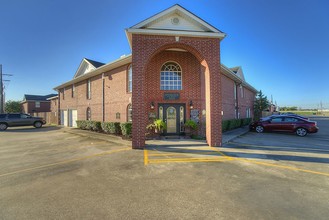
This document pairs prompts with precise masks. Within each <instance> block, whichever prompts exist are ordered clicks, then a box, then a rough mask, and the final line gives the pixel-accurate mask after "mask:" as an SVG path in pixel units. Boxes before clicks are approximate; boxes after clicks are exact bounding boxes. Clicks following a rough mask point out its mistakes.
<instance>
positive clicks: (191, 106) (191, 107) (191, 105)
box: [190, 100, 193, 109]
mask: <svg viewBox="0 0 329 220" xmlns="http://www.w3.org/2000/svg"><path fill="white" fill-rule="evenodd" d="M190 109H193V102H192V100H191V101H190Z"/></svg>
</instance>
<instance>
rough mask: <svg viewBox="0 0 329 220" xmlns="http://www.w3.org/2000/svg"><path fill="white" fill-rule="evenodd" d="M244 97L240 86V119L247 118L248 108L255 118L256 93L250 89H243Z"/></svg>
mask: <svg viewBox="0 0 329 220" xmlns="http://www.w3.org/2000/svg"><path fill="white" fill-rule="evenodd" d="M243 91H244V96H243V97H242V96H241V89H240V87H239V86H238V98H239V113H240V118H246V117H247V112H246V110H247V108H250V110H251V117H253V109H254V100H255V95H256V94H255V93H254V92H252V91H250V90H249V89H247V88H245V87H243Z"/></svg>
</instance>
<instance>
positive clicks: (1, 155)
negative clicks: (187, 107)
mask: <svg viewBox="0 0 329 220" xmlns="http://www.w3.org/2000/svg"><path fill="white" fill-rule="evenodd" d="M317 121H318V125H319V127H320V129H321V130H320V132H319V133H317V134H312V135H308V136H306V137H304V138H301V137H296V136H295V135H292V134H274V133H264V134H257V133H254V132H249V133H247V134H245V135H243V136H241V137H239V138H237V139H235V140H233V141H232V142H230V143H228V144H226V145H224V146H223V147H222V148H209V147H207V146H206V144H205V143H204V142H202V141H192V140H188V141H183V140H180V141H172V142H170V141H165V142H161V141H148V142H147V144H148V146H147V148H146V149H145V150H131V149H130V146H129V142H125V141H118V140H115V139H113V140H112V139H111V140H107V139H99V138H98V136H97V135H96V134H95V135H94V134H91V135H88V134H86V133H79V132H71V130H70V129H62V128H59V127H45V128H42V129H34V128H10V129H8V130H7V131H6V132H0V219H142V218H149V219H327V218H328V216H329V210H328V205H329V164H328V162H329V135H328V133H329V118H317Z"/></svg>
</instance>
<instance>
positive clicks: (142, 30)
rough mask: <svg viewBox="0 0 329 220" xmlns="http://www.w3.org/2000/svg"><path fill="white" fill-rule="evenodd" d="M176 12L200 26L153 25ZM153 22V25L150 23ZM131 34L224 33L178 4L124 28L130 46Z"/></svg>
mask: <svg viewBox="0 0 329 220" xmlns="http://www.w3.org/2000/svg"><path fill="white" fill-rule="evenodd" d="M173 14H178V15H179V16H181V17H184V18H188V20H190V21H191V22H192V23H193V24H194V25H196V26H200V28H199V29H198V28H196V29H195V30H194V29H186V30H184V29H181V30H180V29H178V28H174V29H170V28H168V27H164V28H161V26H160V27H159V26H154V24H155V23H156V22H158V20H161V18H165V17H166V16H169V15H173ZM152 24H153V25H152ZM152 27H153V28H152ZM133 34H147V35H165V36H189V37H209V38H219V39H223V38H224V37H225V36H226V34H225V33H223V32H221V31H220V30H218V29H217V28H215V27H213V26H212V25H210V24H208V23H207V22H205V21H204V20H202V19H201V18H199V17H198V16H196V15H194V14H192V13H191V12H189V11H188V10H186V9H185V8H183V7H181V6H180V5H174V6H172V7H170V8H168V9H166V10H164V11H162V12H160V13H158V14H156V15H154V16H152V17H150V18H148V19H146V20H144V21H142V22H140V23H138V24H136V25H134V26H132V27H130V28H128V29H126V36H127V38H128V42H129V45H130V47H132V45H131V43H132V35H133Z"/></svg>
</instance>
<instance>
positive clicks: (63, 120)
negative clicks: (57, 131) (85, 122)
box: [61, 110, 68, 126]
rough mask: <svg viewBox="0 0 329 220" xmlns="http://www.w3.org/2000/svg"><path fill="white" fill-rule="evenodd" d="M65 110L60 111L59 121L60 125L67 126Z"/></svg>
mask: <svg viewBox="0 0 329 220" xmlns="http://www.w3.org/2000/svg"><path fill="white" fill-rule="evenodd" d="M67 116H68V115H67V110H63V111H62V114H61V122H62V125H64V126H68V120H67V119H68V117H67Z"/></svg>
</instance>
